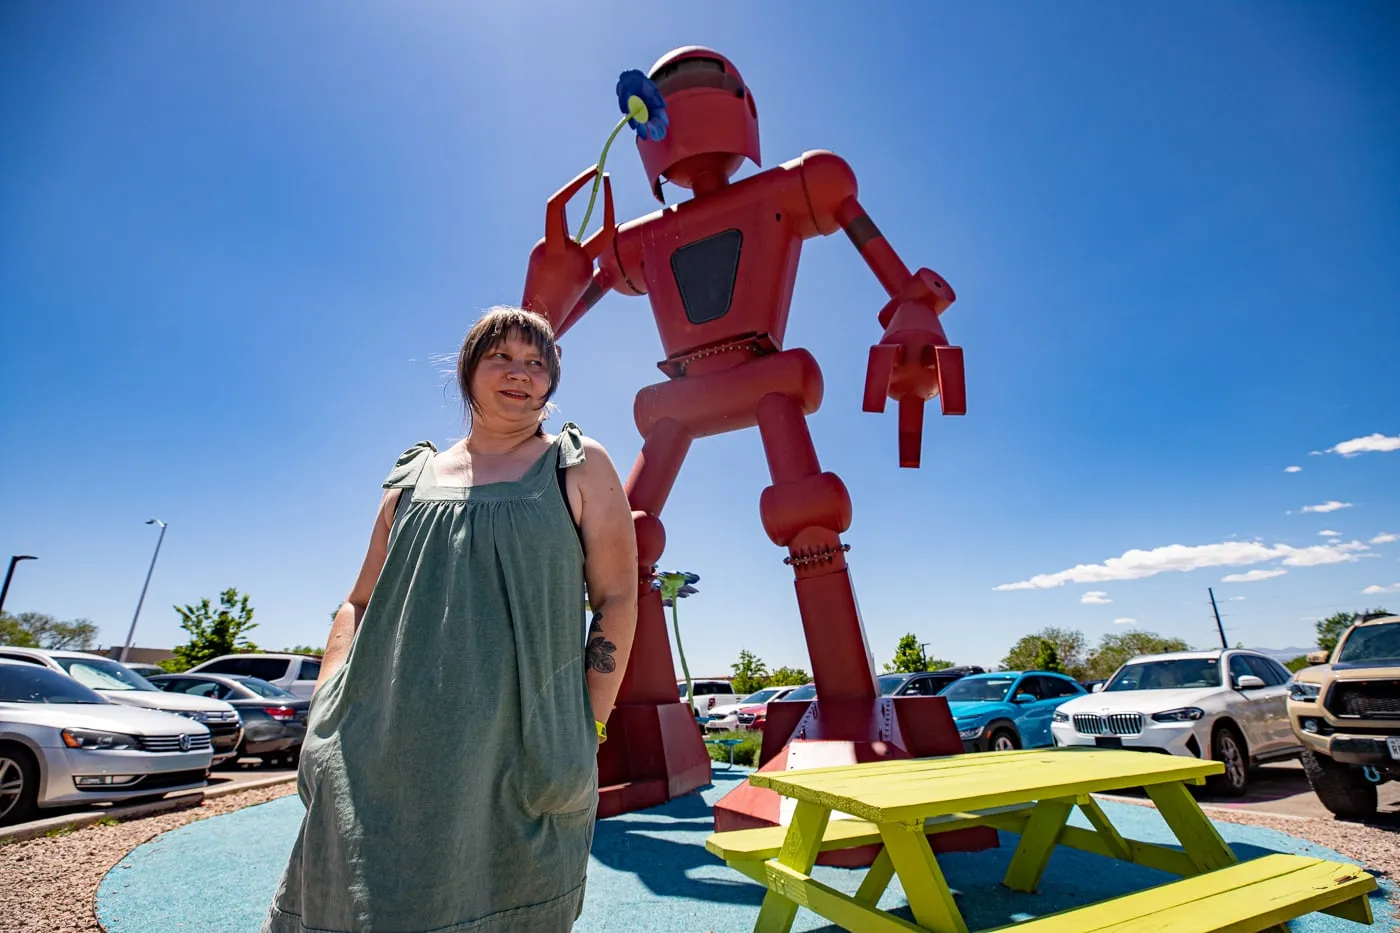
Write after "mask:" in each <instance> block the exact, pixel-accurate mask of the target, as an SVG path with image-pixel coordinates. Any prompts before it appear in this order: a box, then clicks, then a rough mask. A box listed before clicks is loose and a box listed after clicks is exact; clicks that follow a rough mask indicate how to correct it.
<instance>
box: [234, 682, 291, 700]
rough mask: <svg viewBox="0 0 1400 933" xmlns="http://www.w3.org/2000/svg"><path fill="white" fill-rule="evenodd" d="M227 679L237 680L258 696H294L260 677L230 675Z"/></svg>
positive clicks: (281, 697)
mask: <svg viewBox="0 0 1400 933" xmlns="http://www.w3.org/2000/svg"><path fill="white" fill-rule="evenodd" d="M229 679H230V680H236V681H238V682H239V683H240V684H242V685H243V686H245V687H247V688H248V689H249V690H251V691H253V692H254V693H256V694H257V695H258V696H260V697H276V698H278V699H283V698H286V697H295V696H296V694H295V693H291V692H289V691H287V690H283V689H282V688H281V687H279V686H277V685H276V684H270V683H268V682H267V681H265V680H263V679H262V678H260V677H231V678H229Z"/></svg>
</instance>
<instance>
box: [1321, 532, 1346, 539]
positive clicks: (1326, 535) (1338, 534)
mask: <svg viewBox="0 0 1400 933" xmlns="http://www.w3.org/2000/svg"><path fill="white" fill-rule="evenodd" d="M1318 534H1320V535H1322V536H1323V537H1324V538H1340V537H1341V536H1342V533H1341V532H1340V531H1319V532H1318Z"/></svg>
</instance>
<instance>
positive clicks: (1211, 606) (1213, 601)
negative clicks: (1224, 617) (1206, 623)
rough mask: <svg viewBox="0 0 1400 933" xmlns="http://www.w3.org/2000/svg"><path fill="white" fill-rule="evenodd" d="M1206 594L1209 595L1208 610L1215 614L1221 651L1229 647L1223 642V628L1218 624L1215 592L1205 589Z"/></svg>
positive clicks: (1218, 612) (1208, 588) (1218, 611)
mask: <svg viewBox="0 0 1400 933" xmlns="http://www.w3.org/2000/svg"><path fill="white" fill-rule="evenodd" d="M1206 592H1207V593H1209V594H1210V608H1211V610H1212V611H1213V612H1214V613H1215V628H1216V630H1218V631H1219V632H1220V647H1221V649H1222V650H1223V649H1225V648H1228V647H1230V645H1229V644H1228V643H1227V642H1226V641H1225V626H1223V625H1221V624H1220V607H1219V606H1217V605H1216V604H1215V590H1214V589H1212V588H1211V587H1206Z"/></svg>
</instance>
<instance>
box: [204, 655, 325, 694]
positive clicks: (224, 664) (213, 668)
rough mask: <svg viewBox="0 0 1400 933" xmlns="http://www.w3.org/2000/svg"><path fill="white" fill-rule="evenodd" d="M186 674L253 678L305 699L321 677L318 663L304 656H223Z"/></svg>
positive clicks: (308, 656) (318, 661) (317, 659)
mask: <svg viewBox="0 0 1400 933" xmlns="http://www.w3.org/2000/svg"><path fill="white" fill-rule="evenodd" d="M185 673H187V674H224V675H226V676H228V677H256V678H258V679H259V680H265V681H267V682H268V683H270V684H276V685H277V686H279V687H281V688H282V689H283V690H286V691H288V692H290V693H294V694H296V695H297V696H299V697H302V698H307V697H310V696H311V694H313V693H315V692H316V681H317V680H318V679H319V678H320V676H321V659H320V658H313V657H311V656H310V655H305V654H226V655H223V656H222V657H217V658H214V659H213V660H211V661H205V662H204V663H203V664H196V665H195V666H194V667H192V668H190V669H189V670H188V671H185Z"/></svg>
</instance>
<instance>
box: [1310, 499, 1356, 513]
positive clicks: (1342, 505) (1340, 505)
mask: <svg viewBox="0 0 1400 933" xmlns="http://www.w3.org/2000/svg"><path fill="white" fill-rule="evenodd" d="M1349 508H1351V503H1350V502H1338V501H1337V500H1336V499H1332V500H1330V501H1328V502H1324V503H1322V504H1321V505H1305V506H1303V511H1304V512H1336V511H1338V510H1339V509H1349Z"/></svg>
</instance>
